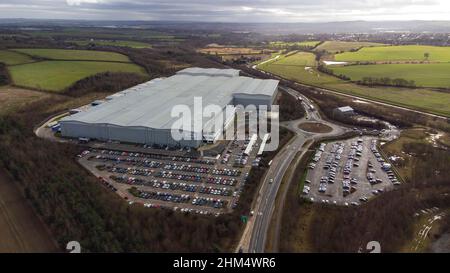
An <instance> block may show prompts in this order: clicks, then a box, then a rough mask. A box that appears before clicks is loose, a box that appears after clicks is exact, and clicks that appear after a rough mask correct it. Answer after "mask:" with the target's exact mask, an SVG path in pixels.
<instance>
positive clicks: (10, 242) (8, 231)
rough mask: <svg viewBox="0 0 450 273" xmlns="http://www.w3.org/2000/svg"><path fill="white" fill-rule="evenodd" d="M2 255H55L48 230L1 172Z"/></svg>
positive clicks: (0, 220)
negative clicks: (21, 253)
mask: <svg viewBox="0 0 450 273" xmlns="http://www.w3.org/2000/svg"><path fill="white" fill-rule="evenodd" d="M0 230H1V232H0V252H56V251H58V248H57V246H56V243H55V242H54V241H53V239H52V237H51V235H50V234H49V232H48V230H47V229H46V227H45V226H44V224H43V223H42V222H41V221H40V219H39V218H38V217H37V216H36V215H35V213H34V211H33V210H32V209H31V207H30V205H29V204H28V203H27V200H26V199H25V198H24V197H23V196H22V194H21V193H20V191H19V190H18V189H17V187H16V186H15V185H14V184H12V181H10V180H9V179H8V178H7V177H6V176H5V175H4V173H2V171H0Z"/></svg>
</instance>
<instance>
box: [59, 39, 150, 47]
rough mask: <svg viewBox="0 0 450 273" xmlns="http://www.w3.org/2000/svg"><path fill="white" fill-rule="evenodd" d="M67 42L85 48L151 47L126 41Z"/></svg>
mask: <svg viewBox="0 0 450 273" xmlns="http://www.w3.org/2000/svg"><path fill="white" fill-rule="evenodd" d="M67 42H72V43H75V44H77V45H81V46H86V45H90V44H94V45H98V46H120V47H131V48H151V47H152V46H151V45H150V44H148V43H143V42H137V41H126V40H93V41H91V40H68V41H67Z"/></svg>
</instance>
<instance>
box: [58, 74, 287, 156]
mask: <svg viewBox="0 0 450 273" xmlns="http://www.w3.org/2000/svg"><path fill="white" fill-rule="evenodd" d="M277 89H278V81H276V80H260V79H253V78H249V77H241V76H239V70H235V69H213V68H209V69H204V68H187V69H184V70H181V71H179V72H178V73H177V74H175V75H174V76H171V77H168V78H160V79H155V80H152V81H149V82H146V83H143V84H140V85H137V86H134V87H132V88H129V89H127V90H124V91H121V92H119V93H116V94H114V95H111V96H109V97H107V98H106V100H105V101H104V102H95V105H96V106H92V107H89V108H88V109H86V110H84V111H80V112H78V113H75V114H73V115H71V116H67V117H65V118H63V119H61V121H60V124H61V134H62V136H64V137H72V138H81V137H83V138H90V139H97V140H102V141H109V140H114V141H120V142H130V143H141V144H159V145H168V146H183V147H198V146H200V145H201V143H202V142H213V141H215V140H216V138H217V137H218V136H220V133H221V132H222V130H223V129H224V128H214V127H215V126H213V124H214V123H215V122H214V121H215V120H214V117H212V118H209V119H208V118H203V128H200V129H194V128H195V127H194V125H192V129H191V130H190V131H189V132H183V134H187V135H190V136H194V138H193V139H191V140H181V141H176V140H175V139H173V138H172V133H171V132H172V125H173V124H174V122H175V121H176V120H178V119H179V118H177V117H172V116H171V110H172V108H173V107H174V106H176V105H187V106H188V107H189V108H190V109H192V108H193V105H194V97H201V98H202V103H203V107H205V106H207V105H209V104H214V105H219V106H220V107H221V108H222V110H223V115H224V116H225V107H227V105H244V106H247V105H250V104H253V105H256V106H259V105H267V106H268V107H270V106H271V105H272V104H273V101H274V99H275V97H276V93H277ZM93 105H94V104H93ZM192 111H193V110H192ZM233 118H234V112H233V113H231V114H230V113H229V111H228V116H225V122H224V124H228V123H229V122H230V121H231V120H233ZM211 128H212V129H211ZM206 132H207V133H206Z"/></svg>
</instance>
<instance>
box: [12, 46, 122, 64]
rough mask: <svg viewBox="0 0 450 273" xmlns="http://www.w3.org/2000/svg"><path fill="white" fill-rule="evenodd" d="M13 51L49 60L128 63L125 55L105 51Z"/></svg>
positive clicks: (27, 49) (26, 49)
mask: <svg viewBox="0 0 450 273" xmlns="http://www.w3.org/2000/svg"><path fill="white" fill-rule="evenodd" d="M14 51H17V52H20V53H25V54H27V55H30V56H33V57H37V58H45V59H50V60H79V61H110V62H130V59H128V57H127V56H125V55H122V54H119V53H115V52H106V51H94V50H70V49H34V48H33V49H29V48H25V49H14Z"/></svg>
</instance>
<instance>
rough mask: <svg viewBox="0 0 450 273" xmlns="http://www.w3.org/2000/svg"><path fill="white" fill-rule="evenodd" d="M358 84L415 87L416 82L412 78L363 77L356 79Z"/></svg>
mask: <svg viewBox="0 0 450 273" xmlns="http://www.w3.org/2000/svg"><path fill="white" fill-rule="evenodd" d="M356 83H358V84H362V85H367V86H377V85H383V86H395V87H416V83H415V81H413V80H405V79H401V78H395V79H391V78H389V77H382V78H374V77H363V78H362V79H361V80H358V81H356Z"/></svg>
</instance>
